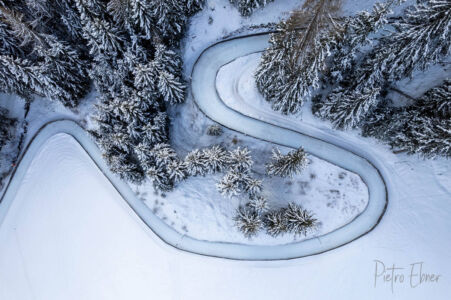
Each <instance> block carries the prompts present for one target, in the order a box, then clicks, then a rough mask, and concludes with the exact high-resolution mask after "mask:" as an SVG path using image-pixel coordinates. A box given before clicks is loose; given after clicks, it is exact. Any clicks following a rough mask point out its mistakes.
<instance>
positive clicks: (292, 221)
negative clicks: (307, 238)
mask: <svg viewBox="0 0 451 300" xmlns="http://www.w3.org/2000/svg"><path fill="white" fill-rule="evenodd" d="M285 218H286V222H287V230H288V231H290V232H292V233H294V234H295V235H306V234H307V232H308V231H309V230H312V229H314V228H315V227H316V226H317V220H316V219H315V218H314V217H313V215H312V213H310V212H309V211H307V210H305V209H303V208H302V207H300V206H299V205H297V204H295V203H289V204H288V207H287V209H286V210H285Z"/></svg>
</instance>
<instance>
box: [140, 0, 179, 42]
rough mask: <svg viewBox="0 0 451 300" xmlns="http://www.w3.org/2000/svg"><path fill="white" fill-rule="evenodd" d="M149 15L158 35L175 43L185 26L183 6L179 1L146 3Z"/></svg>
mask: <svg viewBox="0 0 451 300" xmlns="http://www.w3.org/2000/svg"><path fill="white" fill-rule="evenodd" d="M148 4H149V13H150V15H151V16H152V19H153V23H154V26H155V27H156V29H157V30H158V32H159V34H160V35H161V36H162V37H164V38H166V39H168V40H172V41H175V40H176V39H175V38H176V37H178V36H180V34H181V33H182V31H183V28H184V26H185V23H186V20H187V17H186V14H185V9H186V8H185V5H184V4H183V3H182V1H180V0H153V1H150V2H148Z"/></svg>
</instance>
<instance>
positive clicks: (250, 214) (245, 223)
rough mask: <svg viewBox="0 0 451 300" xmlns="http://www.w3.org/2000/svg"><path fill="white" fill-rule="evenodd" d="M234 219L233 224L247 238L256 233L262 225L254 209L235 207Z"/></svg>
mask: <svg viewBox="0 0 451 300" xmlns="http://www.w3.org/2000/svg"><path fill="white" fill-rule="evenodd" d="M234 220H235V226H236V227H237V228H238V230H239V231H240V232H242V233H243V234H244V236H245V237H247V238H251V237H253V236H255V235H257V233H258V232H259V231H260V229H261V228H262V226H263V222H262V220H261V218H260V216H259V215H258V214H257V213H256V212H255V211H254V210H251V209H249V208H246V207H239V208H238V209H237V211H236V216H235V218H234Z"/></svg>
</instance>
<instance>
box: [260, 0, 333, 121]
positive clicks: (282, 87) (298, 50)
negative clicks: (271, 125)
mask: <svg viewBox="0 0 451 300" xmlns="http://www.w3.org/2000/svg"><path fill="white" fill-rule="evenodd" d="M339 6H340V1H338V0H333V1H329V0H318V1H313V0H308V1H305V3H304V5H303V6H302V8H301V9H300V10H297V11H294V12H293V13H292V15H291V16H290V18H289V19H288V20H287V21H282V22H281V23H280V24H279V25H278V28H277V29H278V30H277V32H275V33H273V34H271V37H270V40H269V43H270V46H269V48H268V49H267V50H266V51H265V52H264V53H263V55H262V59H261V62H260V65H259V66H258V68H257V71H256V73H255V79H256V83H257V87H258V89H259V91H260V92H261V93H262V94H263V95H264V96H265V98H266V100H268V101H269V102H270V103H271V106H272V108H273V109H274V110H278V111H281V112H282V113H284V114H289V113H296V112H298V111H299V110H300V109H301V107H302V105H303V102H304V99H305V98H306V97H307V96H309V95H310V94H311V91H312V89H316V88H318V87H319V80H320V73H321V71H323V69H324V68H325V63H326V58H327V56H328V54H329V49H328V47H327V45H328V41H327V38H325V37H324V35H323V34H321V33H322V32H324V31H334V30H336V26H335V25H334V23H335V21H334V19H333V17H334V16H335V14H336V12H337V10H338V8H339Z"/></svg>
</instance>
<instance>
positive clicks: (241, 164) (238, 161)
mask: <svg viewBox="0 0 451 300" xmlns="http://www.w3.org/2000/svg"><path fill="white" fill-rule="evenodd" d="M250 153H251V152H250V151H249V149H247V148H242V149H241V148H240V147H237V148H236V149H235V150H232V151H230V152H229V164H230V167H231V168H232V169H233V170H236V171H239V172H247V171H249V170H250V168H251V167H252V165H253V163H254V162H253V161H252V157H251V155H250Z"/></svg>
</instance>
